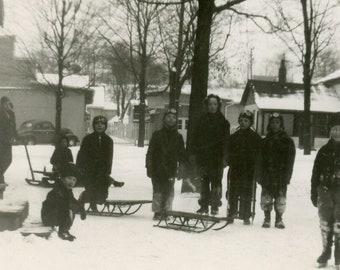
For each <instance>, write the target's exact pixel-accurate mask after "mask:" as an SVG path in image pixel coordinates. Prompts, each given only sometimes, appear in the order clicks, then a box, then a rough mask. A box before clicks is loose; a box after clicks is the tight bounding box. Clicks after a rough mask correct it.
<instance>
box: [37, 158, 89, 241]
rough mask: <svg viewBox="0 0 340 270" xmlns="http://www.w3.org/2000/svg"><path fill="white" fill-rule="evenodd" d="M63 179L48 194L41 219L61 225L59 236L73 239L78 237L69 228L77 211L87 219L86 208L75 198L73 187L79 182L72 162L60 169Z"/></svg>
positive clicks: (51, 224)
mask: <svg viewBox="0 0 340 270" xmlns="http://www.w3.org/2000/svg"><path fill="white" fill-rule="evenodd" d="M60 174H61V181H60V182H57V183H56V186H55V187H54V188H53V189H52V190H51V191H50V192H49V193H48V194H47V197H46V200H45V201H44V202H43V204H42V209H41V220H42V222H43V224H44V225H45V226H57V227H59V230H58V236H59V237H60V238H61V239H62V240H68V241H73V240H74V239H75V238H76V237H75V236H73V235H72V234H70V232H69V230H70V228H71V226H72V224H73V220H74V218H75V213H77V212H79V213H80V218H81V219H82V220H84V219H86V213H85V210H84V208H83V207H82V206H81V204H79V203H78V201H77V200H76V199H75V198H74V196H73V192H72V188H73V187H74V185H75V184H76V182H77V177H78V170H77V168H76V166H75V165H74V164H72V163H69V164H67V165H65V166H64V167H63V168H62V170H61V171H60Z"/></svg>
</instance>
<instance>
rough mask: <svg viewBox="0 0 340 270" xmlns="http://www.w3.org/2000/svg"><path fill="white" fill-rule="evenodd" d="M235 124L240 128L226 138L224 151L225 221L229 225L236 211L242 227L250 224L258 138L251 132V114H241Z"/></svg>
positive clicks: (252, 117) (246, 112)
mask: <svg viewBox="0 0 340 270" xmlns="http://www.w3.org/2000/svg"><path fill="white" fill-rule="evenodd" d="M238 122H239V124H240V127H239V129H238V130H237V131H236V132H235V133H234V134H232V135H231V136H230V141H229V148H228V165H229V171H228V177H229V181H228V182H229V186H228V193H227V195H228V196H227V197H228V198H227V199H228V202H229V213H228V219H229V222H233V220H234V217H235V215H237V212H238V210H239V213H238V214H239V218H240V219H243V221H244V224H245V225H250V217H251V202H252V197H253V195H254V194H253V192H254V184H255V176H254V172H255V158H256V154H257V152H258V150H259V148H260V146H261V136H260V135H258V134H257V133H256V131H254V130H253V129H252V125H253V122H254V115H253V114H252V112H250V111H245V112H243V113H241V114H240V116H239V119H238ZM238 203H240V206H239V209H238Z"/></svg>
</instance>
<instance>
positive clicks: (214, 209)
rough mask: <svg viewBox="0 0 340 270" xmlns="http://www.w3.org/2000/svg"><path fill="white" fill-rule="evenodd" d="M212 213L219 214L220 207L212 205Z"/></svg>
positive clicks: (213, 214)
mask: <svg viewBox="0 0 340 270" xmlns="http://www.w3.org/2000/svg"><path fill="white" fill-rule="evenodd" d="M210 214H211V215H212V216H216V215H218V207H217V206H212V207H211V210H210Z"/></svg>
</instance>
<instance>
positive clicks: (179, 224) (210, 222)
mask: <svg viewBox="0 0 340 270" xmlns="http://www.w3.org/2000/svg"><path fill="white" fill-rule="evenodd" d="M224 220H225V218H218V217H213V216H208V215H200V214H194V213H188V212H180V211H168V212H167V213H166V215H163V216H162V217H161V219H160V220H159V222H158V224H157V225H155V227H159V228H164V229H172V230H177V231H184V232H193V233H203V232H206V231H208V230H210V229H211V228H213V227H214V226H215V225H216V224H217V223H220V222H221V221H224Z"/></svg>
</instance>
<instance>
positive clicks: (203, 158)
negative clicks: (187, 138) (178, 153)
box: [192, 112, 230, 176]
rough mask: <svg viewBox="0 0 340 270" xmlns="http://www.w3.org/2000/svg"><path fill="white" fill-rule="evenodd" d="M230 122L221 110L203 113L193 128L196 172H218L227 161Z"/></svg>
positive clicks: (193, 151) (200, 173) (202, 173)
mask: <svg viewBox="0 0 340 270" xmlns="http://www.w3.org/2000/svg"><path fill="white" fill-rule="evenodd" d="M229 135H230V124H229V122H228V121H227V120H226V119H225V117H224V116H223V114H222V113H221V112H218V113H214V114H211V113H206V114H204V115H203V116H202V117H201V118H200V120H199V121H198V124H197V126H196V128H195V130H194V133H193V139H192V153H193V154H194V155H195V156H196V166H197V170H198V174H199V175H201V176H203V175H206V174H210V173H211V172H215V173H218V174H219V173H220V172H219V171H221V170H223V167H224V166H225V164H226V161H227V152H228V150H227V147H228V139H229Z"/></svg>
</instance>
